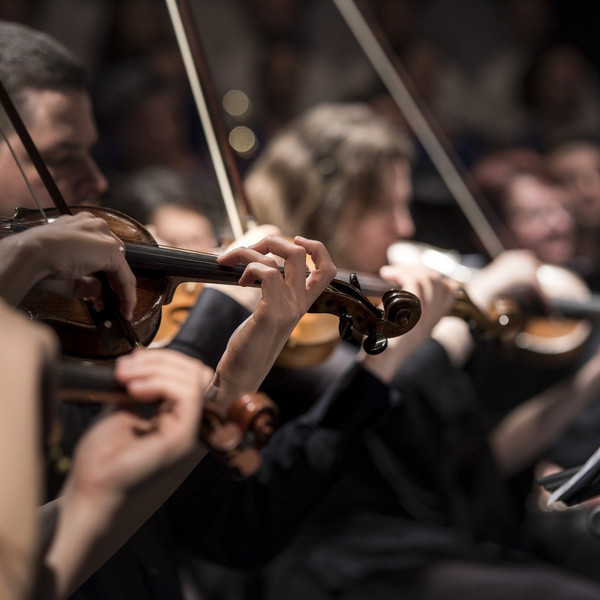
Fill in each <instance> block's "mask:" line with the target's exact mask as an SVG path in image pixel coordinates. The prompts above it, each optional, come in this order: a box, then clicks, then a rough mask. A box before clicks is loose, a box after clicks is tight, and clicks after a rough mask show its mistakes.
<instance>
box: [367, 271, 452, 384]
mask: <svg viewBox="0 0 600 600" xmlns="http://www.w3.org/2000/svg"><path fill="white" fill-rule="evenodd" d="M380 275H381V276H382V277H383V278H384V279H386V280H388V281H390V282H391V283H393V284H394V285H397V286H399V287H401V288H402V289H403V290H406V291H408V292H411V293H413V294H415V295H416V296H417V297H418V298H419V300H420V302H421V317H420V319H419V321H418V322H417V324H416V325H415V326H414V327H413V329H412V330H410V331H408V332H407V333H405V334H404V335H402V336H399V337H396V338H391V339H389V340H388V347H387V349H386V351H385V352H382V353H381V354H378V355H376V356H370V355H366V354H365V355H360V356H359V360H360V361H361V362H362V364H363V366H364V367H365V368H366V369H367V370H369V371H370V372H371V373H372V374H374V375H375V376H377V377H378V378H379V379H381V380H382V381H383V382H384V383H389V382H390V381H391V380H392V378H393V376H394V375H395V373H396V372H397V371H398V370H399V369H401V368H402V366H403V365H404V363H405V362H406V360H407V359H408V357H409V356H410V355H411V354H412V353H413V352H415V350H417V349H418V348H419V347H420V346H421V345H422V344H423V343H424V342H425V341H426V340H427V339H428V338H429V337H430V335H431V332H432V330H433V328H434V327H435V326H436V325H437V323H438V322H439V321H440V319H442V318H443V317H444V316H445V315H447V314H448V312H449V310H450V308H451V306H452V304H453V302H454V300H455V292H456V290H457V288H458V284H457V283H456V282H455V281H452V280H450V279H448V278H447V277H444V276H443V275H441V274H440V273H438V272H437V271H433V270H432V269H429V268H428V267H425V266H424V265H395V266H386V267H383V268H382V269H381V270H380Z"/></svg>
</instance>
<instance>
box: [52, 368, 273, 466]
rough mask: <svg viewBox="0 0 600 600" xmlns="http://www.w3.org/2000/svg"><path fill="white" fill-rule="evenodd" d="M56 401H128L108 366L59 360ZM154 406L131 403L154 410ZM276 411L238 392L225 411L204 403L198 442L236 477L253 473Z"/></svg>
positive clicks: (264, 400)
mask: <svg viewBox="0 0 600 600" xmlns="http://www.w3.org/2000/svg"><path fill="white" fill-rule="evenodd" d="M57 396H58V400H59V401H60V402H77V403H80V404H81V403H108V402H111V403H114V402H118V403H128V402H129V403H130V399H129V396H128V395H127V391H126V389H125V388H124V387H123V386H122V385H121V384H120V383H119V382H118V381H117V380H116V378H115V376H114V371H113V368H112V366H105V365H98V364H90V363H87V364H86V363H80V362H70V361H67V360H63V361H61V363H60V364H59V369H58V392H57ZM156 405H157V403H153V404H151V405H146V404H144V405H142V404H140V405H136V406H137V407H138V408H139V409H140V410H142V411H144V414H146V411H148V410H149V411H150V414H149V415H148V416H150V417H151V411H153V410H156ZM278 415H279V409H278V407H277V405H276V404H275V403H274V402H273V401H272V400H271V399H270V398H269V397H268V396H267V395H266V394H264V393H262V392H257V393H247V394H242V395H241V396H239V397H238V398H236V400H235V401H234V402H233V404H232V405H231V406H230V407H229V409H228V410H227V411H225V410H223V408H221V407H220V406H219V405H218V404H216V403H215V402H210V401H209V402H205V404H204V407H203V411H202V421H201V424H200V429H199V438H200V440H201V441H202V442H203V443H204V444H205V445H206V446H207V447H208V448H209V450H210V451H211V453H212V454H213V455H214V456H215V457H216V458H217V459H218V460H219V461H220V462H222V463H223V464H225V465H226V466H227V467H228V468H229V469H230V470H232V471H233V472H235V473H236V474H238V475H240V476H242V477H248V476H250V475H253V474H254V473H256V471H257V470H258V468H259V467H260V464H261V459H260V452H259V450H260V448H262V447H263V446H265V445H266V444H267V443H268V441H269V440H270V439H271V436H272V435H273V432H274V430H275V426H276V424H277V419H278Z"/></svg>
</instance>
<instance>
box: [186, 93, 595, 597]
mask: <svg viewBox="0 0 600 600" xmlns="http://www.w3.org/2000/svg"><path fill="white" fill-rule="evenodd" d="M247 190H248V193H249V197H250V202H251V205H252V206H253V208H254V211H255V214H256V216H257V218H258V220H259V222H270V223H274V224H276V225H278V226H279V227H281V228H282V230H283V231H284V232H285V233H288V234H289V233H291V232H293V231H295V232H300V233H302V234H303V235H306V234H308V233H309V232H310V234H311V235H314V236H316V237H319V238H320V239H323V240H325V241H326V242H327V244H328V245H329V247H330V249H331V251H332V255H333V256H334V257H335V260H336V262H337V264H338V265H339V266H341V267H345V268H350V269H353V270H354V269H356V270H357V271H358V270H365V271H368V272H371V273H373V272H375V273H376V272H377V271H379V273H380V274H381V275H382V276H383V277H385V278H388V279H389V280H390V281H393V282H394V283H395V284H397V285H404V284H405V283H406V284H408V289H411V287H410V286H411V285H414V283H413V282H411V281H410V278H409V276H408V275H407V273H406V271H403V270H402V269H392V268H390V267H386V266H385V263H386V250H387V247H388V246H389V245H390V244H391V242H392V241H394V240H395V239H396V238H397V237H409V236H411V235H412V234H413V233H414V225H413V223H412V219H411V217H410V212H409V202H410V191H411V190H410V154H409V151H408V145H407V143H406V141H405V140H404V138H403V137H402V136H401V135H400V134H398V132H397V131H396V130H395V129H394V128H393V127H392V126H391V125H390V123H389V122H386V121H384V120H382V119H379V118H377V117H376V116H375V115H374V114H373V113H372V112H371V111H370V110H369V109H368V108H366V107H364V106H360V105H341V104H337V105H329V106H328V105H325V106H319V107H316V108H314V109H313V110H311V111H308V112H307V113H306V114H304V115H302V116H301V117H299V118H298V119H296V120H295V121H294V122H292V123H291V124H290V125H289V126H288V127H286V128H285V129H284V130H283V131H282V132H281V133H280V134H279V135H277V136H276V137H275V138H274V140H273V141H272V143H271V144H270V145H269V146H268V147H267V148H266V149H265V150H264V151H263V154H262V155H261V157H260V158H259V159H258V160H257V161H256V163H255V164H254V165H253V167H252V168H251V169H250V171H249V174H248V178H247ZM332 223H335V225H336V226H335V227H332ZM538 264H539V263H538V262H537V261H536V260H535V259H534V258H533V257H532V256H531V255H528V254H525V253H507V254H506V255H504V256H502V257H500V258H499V259H498V260H497V261H494V263H492V265H490V267H489V268H488V269H486V270H485V271H484V272H482V274H481V275H480V277H479V278H476V279H474V280H473V281H472V282H471V283H470V284H469V287H468V289H469V291H470V293H471V294H472V297H473V299H475V300H476V301H477V302H478V303H480V304H479V305H480V306H481V308H482V309H483V310H485V309H486V307H487V306H488V305H489V302H490V300H491V299H492V298H493V297H494V296H495V294H501V293H507V292H514V291H515V289H517V288H519V287H522V286H526V287H529V289H530V290H531V291H535V290H537V292H538V293H539V289H537V286H536V283H535V278H534V274H535V271H536V268H537V265H538ZM380 269H381V270H380ZM433 285H434V284H433V283H432V281H431V279H429V281H428V283H426V284H422V285H421V287H420V288H419V292H418V294H421V297H422V298H425V302H424V315H423V319H425V320H428V319H431V320H432V321H433V322H432V323H431V325H430V330H431V327H433V326H434V325H435V323H436V322H437V320H438V319H439V318H440V317H441V316H442V314H444V313H443V312H437V311H436V310H433V311H431V312H429V310H430V308H429V307H430V306H435V303H431V304H429V303H428V302H427V300H428V298H429V296H428V294H427V293H426V291H425V290H427V289H429V290H430V291H431V289H433V288H432V287H431V286H433ZM438 285H439V283H438ZM446 293H448V290H446ZM432 297H435V294H432ZM439 308H440V306H439V305H438V307H437V310H438V311H439ZM192 314H193V313H192ZM184 329H185V328H184ZM182 334H183V332H182ZM410 335H411V334H407V335H406V336H404V337H405V338H407V337H410ZM415 335H416V332H415ZM432 336H433V340H431V341H428V342H426V343H425V344H424V345H423V346H422V347H421V348H420V349H419V350H418V351H417V352H416V353H415V354H414V355H413V356H411V357H409V358H408V361H407V364H406V365H405V366H404V367H403V368H401V367H402V364H403V361H402V360H400V361H398V362H394V361H395V360H397V358H398V357H397V356H395V355H394V354H393V353H392V354H390V353H387V351H386V353H383V354H382V355H381V356H380V357H369V358H366V359H365V360H364V361H363V364H364V366H365V367H366V368H367V369H369V370H371V372H373V373H376V374H377V376H378V377H379V378H380V379H381V380H382V381H384V382H386V383H388V384H389V385H392V387H395V388H397V389H399V390H401V391H402V394H403V396H404V402H403V403H401V404H400V406H398V407H397V408H396V409H395V410H394V412H393V413H392V415H390V416H389V417H388V419H386V422H385V425H383V426H381V427H379V428H378V429H377V430H376V431H375V432H373V433H372V434H370V435H368V436H366V437H365V440H364V445H363V446H361V449H360V451H359V452H358V454H357V456H355V458H354V461H353V464H352V466H351V468H350V471H349V473H348V475H347V476H345V477H344V479H343V481H342V482H341V483H340V484H339V485H338V486H336V488H335V489H334V490H333V491H332V492H331V494H330V495H329V496H328V499H327V501H326V502H325V503H324V504H323V506H322V507H321V508H320V510H319V511H318V512H317V513H316V514H315V515H314V516H313V518H312V520H311V524H310V526H309V527H307V528H306V530H304V532H303V535H302V536H301V537H300V538H299V540H298V541H297V543H296V546H295V548H294V549H293V550H292V551H291V552H289V553H286V555H285V557H284V558H283V559H281V561H280V564H277V563H276V565H275V568H274V573H275V575H274V579H273V582H274V583H273V586H272V589H271V597H272V598H273V599H275V598H278V597H281V594H283V593H284V590H285V594H286V597H287V598H294V597H298V598H300V597H311V598H321V597H323V598H325V597H329V596H330V595H335V596H336V597H343V598H346V597H347V598H352V597H364V596H366V595H377V597H378V598H379V597H381V598H387V597H390V598H391V597H394V598H396V597H398V596H401V595H403V594H407V595H410V594H411V593H412V594H415V596H414V597H423V598H426V597H427V598H429V597H431V598H435V597H440V598H441V597H444V598H448V597H461V598H465V597H477V596H478V595H480V593H479V592H478V591H476V590H477V589H478V586H480V585H482V582H485V583H484V585H485V589H486V592H485V593H486V597H491V598H493V597H494V595H493V594H494V593H496V594H497V595H498V596H497V597H499V598H501V597H502V598H503V597H506V596H508V595H510V596H511V597H513V596H515V597H518V594H519V593H524V590H528V589H532V588H535V589H537V590H539V591H540V593H542V594H544V595H549V596H553V595H555V596H556V597H557V598H560V597H564V596H565V594H566V595H569V593H570V592H567V589H569V588H571V590H572V592H573V593H578V594H587V593H589V594H590V597H596V596H597V595H598V593H599V591H598V590H597V589H592V588H588V589H587V591H583V589H584V588H585V587H586V585H585V584H581V585H580V583H579V582H577V581H576V580H574V578H572V577H569V576H566V575H563V574H560V573H558V572H554V571H553V570H552V569H551V568H549V567H548V566H539V567H538V566H536V567H535V568H533V567H530V566H528V565H526V564H520V563H519V562H518V561H513V562H510V563H509V565H510V566H509V567H508V566H506V565H504V563H503V562H502V561H503V559H506V558H508V557H511V556H512V558H513V559H514V558H515V554H514V553H513V551H512V550H511V547H513V546H515V545H517V544H518V542H517V539H516V538H515V537H513V536H512V534H511V531H512V532H513V533H515V532H516V530H515V527H517V525H516V524H517V523H518V516H517V515H515V514H514V513H513V509H511V502H512V501H513V500H512V499H511V495H510V493H509V489H508V487H507V486H506V483H505V482H506V480H507V479H508V478H509V477H510V476H511V475H512V474H514V473H517V472H519V471H520V470H521V469H522V468H523V467H524V466H525V465H526V464H528V462H530V461H532V460H534V459H535V458H536V457H537V455H538V453H540V452H543V450H544V449H545V448H546V447H547V446H548V444H549V443H550V442H551V440H552V439H553V438H554V436H556V435H557V434H558V432H559V431H561V430H562V429H563V428H564V427H565V426H566V425H567V424H568V423H569V422H570V420H571V419H572V418H574V415H576V414H577V413H578V411H579V410H581V408H582V406H585V404H586V403H588V402H590V401H591V399H593V397H594V392H595V391H597V387H598V386H597V378H596V377H592V376H591V374H593V373H597V372H598V369H599V368H600V364H599V362H600V360H599V359H598V358H597V357H596V360H592V361H591V362H590V363H589V364H588V365H587V368H586V369H585V370H583V371H582V372H581V373H579V374H578V375H577V376H576V378H575V380H574V381H573V382H569V383H567V384H565V387H564V388H559V389H555V390H551V391H548V392H547V394H545V395H541V396H539V397H537V398H534V399H532V401H531V402H529V403H527V404H525V405H523V407H522V408H521V409H520V412H518V413H513V414H512V415H511V416H510V418H508V419H506V420H505V421H503V422H501V423H500V425H499V426H498V427H497V428H496V429H495V430H494V431H489V432H487V436H488V439H487V442H486V440H485V437H486V427H485V426H484V427H483V428H482V429H480V427H481V426H482V424H481V423H479V424H478V412H479V411H478V409H476V408H475V407H476V405H477V399H476V397H475V396H474V395H473V393H472V391H469V386H468V383H467V379H466V378H465V375H464V374H463V373H462V372H461V369H462V368H463V367H464V364H465V362H466V360H467V359H468V358H469V355H470V353H471V352H472V351H473V349H474V343H473V340H472V339H471V338H470V335H469V332H468V328H467V326H466V324H465V323H464V322H460V321H459V320H458V319H455V318H451V319H450V318H446V319H443V320H442V321H440V323H439V324H438V325H437V326H436V327H435V328H434V329H433V333H432ZM426 337H427V336H425V338H426ZM175 343H177V339H176V341H175ZM404 358H406V357H404ZM332 364H333V363H332ZM286 377H287V381H288V385H290V387H292V386H293V387H296V386H297V384H296V382H295V381H296V378H292V379H290V376H289V375H286V376H282V377H281V380H282V381H284V380H286ZM313 377H314V373H310V374H309V375H307V379H312V378H313ZM290 380H293V381H294V384H290V383H289V382H290ZM267 383H268V380H267ZM575 390H577V394H576V397H577V400H575V401H571V398H573V397H574V394H575ZM290 393H291V392H290V391H289V390H286V391H285V392H282V394H285V397H286V399H287V398H288V397H289V394H290ZM271 395H272V396H273V397H277V396H276V395H275V390H271ZM542 415H543V416H542ZM542 418H543V419H548V423H552V425H551V426H549V427H548V429H547V430H545V431H544V432H540V431H539V428H538V427H537V425H536V423H537V422H538V419H542ZM542 433H543V434H542ZM459 440H462V441H459ZM533 440H535V441H533ZM532 442H533V443H532ZM491 490H494V492H493V493H490V492H491ZM459 507H460V508H459ZM457 510H458V512H457ZM486 511H489V512H488V513H486ZM457 532H462V533H459V534H458V537H454V536H455V534H456V533H457ZM463 535H464V536H465V537H463ZM459 538H460V539H459ZM467 538H468V539H471V540H479V541H474V545H473V546H470V543H467V544H464V542H465V540H466V539H467ZM483 540H486V541H485V542H484V541H483ZM489 543H491V544H492V546H493V547H494V548H495V550H494V551H493V552H491V553H490V554H486V552H485V551H484V550H483V546H482V544H483V545H484V546H485V545H486V544H489ZM500 548H503V550H500ZM508 572H510V573H511V576H510V579H507V578H505V575H506V574H507V573H508ZM530 586H531V587H530ZM558 590H560V591H558ZM575 590H579V591H577V592H575ZM428 594H430V595H428ZM582 597H584V596H582Z"/></svg>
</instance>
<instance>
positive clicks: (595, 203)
mask: <svg viewBox="0 0 600 600" xmlns="http://www.w3.org/2000/svg"><path fill="white" fill-rule="evenodd" d="M548 167H549V169H550V172H551V173H552V175H553V176H554V177H556V179H557V180H558V181H559V182H560V184H561V185H563V186H564V188H565V190H566V191H567V192H568V195H569V200H568V201H569V208H570V209H571V211H572V213H573V216H574V218H575V221H576V223H577V226H578V227H579V228H581V229H590V228H597V227H600V148H599V147H598V146H596V145H595V144H591V143H590V144H588V143H581V144H570V145H566V146H563V147H562V148H559V149H558V150H555V151H554V152H552V153H551V154H550V156H549V158H548Z"/></svg>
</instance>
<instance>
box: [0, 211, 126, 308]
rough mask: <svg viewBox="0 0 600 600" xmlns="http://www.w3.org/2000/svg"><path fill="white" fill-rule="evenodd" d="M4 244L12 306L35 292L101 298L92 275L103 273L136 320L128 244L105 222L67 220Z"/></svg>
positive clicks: (0, 269) (86, 216)
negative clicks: (27, 294) (127, 259)
mask: <svg viewBox="0 0 600 600" xmlns="http://www.w3.org/2000/svg"><path fill="white" fill-rule="evenodd" d="M1 243H2V245H3V246H4V248H5V250H4V251H3V253H2V259H0V260H1V262H0V285H1V286H2V293H3V294H5V297H7V298H8V299H9V300H10V301H11V302H14V303H18V302H19V301H20V300H22V298H23V297H24V296H25V294H26V293H27V292H28V291H29V290H30V289H31V288H32V287H38V288H40V289H45V290H49V291H52V292H55V293H57V294H60V295H62V296H66V297H99V296H100V295H101V286H100V284H99V282H98V280H97V279H95V278H94V277H90V276H91V275H93V274H94V273H97V272H104V273H106V275H107V278H108V281H109V283H110V285H111V287H112V288H113V290H114V291H115V292H116V294H117V297H118V298H119V300H120V302H121V305H120V310H121V314H122V315H123V316H124V317H125V318H126V319H131V318H132V316H133V309H134V307H135V304H136V300H137V297H136V294H137V293H136V280H135V276H134V275H133V273H132V271H131V269H130V268H129V265H128V264H127V261H126V260H125V244H124V243H123V242H122V241H121V240H119V238H117V237H116V236H115V235H113V234H112V233H111V232H110V230H109V228H108V225H107V223H106V222H105V221H104V220H103V219H100V218H96V217H94V216H93V215H91V214H90V213H87V212H80V213H77V214H76V215H64V216H61V217H59V218H57V219H55V220H54V221H52V222H51V223H48V224H45V225H41V226H39V227H31V228H30V229H27V230H25V231H22V232H20V233H17V234H14V235H12V236H9V237H6V238H3V239H2V241H1ZM8 275H11V277H10V280H9V279H8Z"/></svg>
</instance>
